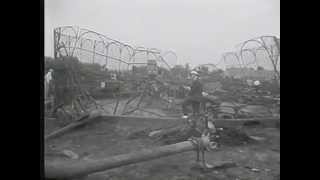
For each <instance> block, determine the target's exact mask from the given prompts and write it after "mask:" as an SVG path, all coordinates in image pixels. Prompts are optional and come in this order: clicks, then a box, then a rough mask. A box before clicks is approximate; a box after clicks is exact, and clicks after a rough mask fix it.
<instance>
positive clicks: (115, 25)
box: [45, 0, 280, 65]
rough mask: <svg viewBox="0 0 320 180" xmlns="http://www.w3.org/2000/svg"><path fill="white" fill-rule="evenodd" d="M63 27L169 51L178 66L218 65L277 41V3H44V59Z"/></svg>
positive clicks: (159, 0)
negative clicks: (252, 45) (238, 50)
mask: <svg viewBox="0 0 320 180" xmlns="http://www.w3.org/2000/svg"><path fill="white" fill-rule="evenodd" d="M66 25H76V26H79V27H83V28H87V29H91V30H94V31H97V32H99V33H101V34H105V35H106V36H108V37H110V38H114V39H117V40H120V41H123V42H126V43H129V44H132V45H136V46H144V47H148V48H158V49H161V50H164V51H165V50H173V51H175V52H176V54H177V55H178V58H179V64H183V63H186V62H189V63H191V64H192V65H196V64H204V63H217V62H218V61H219V60H220V58H221V54H223V53H224V52H227V51H232V50H234V48H235V45H237V44H239V43H241V42H243V41H245V40H247V39H250V38H253V37H257V36H261V35H275V36H278V37H280V0H45V55H46V56H51V57H52V56H53V28H55V27H59V26H66Z"/></svg>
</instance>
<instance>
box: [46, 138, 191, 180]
mask: <svg viewBox="0 0 320 180" xmlns="http://www.w3.org/2000/svg"><path fill="white" fill-rule="evenodd" d="M192 150H195V146H194V144H193V143H192V142H190V141H184V142H180V143H177V144H172V145H166V146H161V147H156V148H152V149H142V150H139V151H135V152H131V153H128V154H122V155H117V156H113V157H109V158H106V159H101V160H94V161H84V160H70V161H67V162H66V161H60V162H53V161H45V177H46V178H53V179H68V178H75V177H82V176H86V175H88V174H91V173H96V172H101V171H105V170H108V169H113V168H117V167H121V166H125V165H129V164H134V163H139V162H143V161H149V160H152V159H157V158H160V157H165V156H170V155H174V154H177V153H182V152H186V151H192Z"/></svg>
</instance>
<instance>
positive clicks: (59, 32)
mask: <svg viewBox="0 0 320 180" xmlns="http://www.w3.org/2000/svg"><path fill="white" fill-rule="evenodd" d="M84 53H89V55H90V56H91V57H84V56H83V54H84ZM168 54H173V55H174V57H175V59H176V61H177V59H178V57H177V55H176V53H175V52H173V51H165V52H161V51H160V50H159V49H156V48H145V47H134V46H132V45H129V44H127V43H123V42H120V41H118V40H115V39H111V38H109V37H107V36H105V35H103V34H100V33H97V32H95V31H92V30H88V29H85V28H79V27H77V26H63V27H58V28H55V29H54V57H55V58H58V57H59V56H75V57H78V59H79V60H80V61H82V62H89V63H99V64H101V65H105V66H106V67H107V68H108V69H116V70H118V71H121V70H129V68H130V67H132V66H134V65H146V64H147V60H156V61H157V63H158V64H159V66H160V67H163V68H166V69H170V68H171V67H172V66H173V65H175V63H176V62H170V63H168V62H167V61H166V59H165V56H166V55H168ZM138 55H142V56H143V59H142V60H140V61H139V62H137V61H138V60H137V56H138ZM125 56H126V57H125ZM99 60H100V61H99ZM112 62H113V63H115V64H116V65H115V66H112V65H111V63H112ZM170 64H171V65H170Z"/></svg>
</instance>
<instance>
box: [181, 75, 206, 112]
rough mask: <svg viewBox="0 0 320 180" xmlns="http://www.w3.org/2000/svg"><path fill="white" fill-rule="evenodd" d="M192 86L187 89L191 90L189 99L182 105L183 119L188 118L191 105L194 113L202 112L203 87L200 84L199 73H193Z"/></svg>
mask: <svg viewBox="0 0 320 180" xmlns="http://www.w3.org/2000/svg"><path fill="white" fill-rule="evenodd" d="M191 78H192V84H191V87H185V88H186V89H188V90H189V94H188V97H187V98H186V99H185V100H184V102H183V103H182V112H183V116H182V118H188V109H187V107H188V106H189V105H192V110H193V113H195V114H196V113H199V111H200V101H199V99H202V92H203V85H202V83H201V82H200V76H199V73H198V72H197V71H191Z"/></svg>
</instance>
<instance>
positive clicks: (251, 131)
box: [45, 102, 280, 180]
mask: <svg viewBox="0 0 320 180" xmlns="http://www.w3.org/2000/svg"><path fill="white" fill-rule="evenodd" d="M101 103H104V102H101ZM159 113H160V112H159ZM161 113H163V112H161ZM144 115H146V114H144ZM181 123H182V121H181V120H176V121H172V120H171V121H168V120H162V121H154V120H153V121H152V120H121V121H115V120H112V121H111V120H106V119H100V120H97V121H95V122H94V123H91V124H87V125H85V126H83V127H80V128H77V129H75V130H74V131H72V132H69V133H66V134H65V135H62V136H61V137H57V138H56V139H52V140H50V141H49V142H47V143H46V145H45V153H46V159H47V160H66V161H67V160H68V158H67V157H63V156H61V155H60V156H59V155H57V153H56V152H61V151H63V150H71V151H73V152H74V153H76V154H78V155H79V158H80V159H83V160H90V159H100V158H106V157H109V156H114V155H118V154H123V153H129V152H131V151H136V150H139V149H142V148H150V147H156V146H160V145H161V144H162V143H161V142H158V141H154V140H153V139H150V138H148V137H146V136H141V137H136V138H132V136H131V135H132V134H133V133H135V132H139V131H142V130H144V129H157V128H162V127H170V126H174V125H178V124H181ZM58 128H59V125H58V123H57V121H55V120H49V119H46V122H45V134H48V133H50V132H52V131H54V130H56V129H58ZM237 128H238V129H235V130H236V131H241V132H243V133H246V135H247V136H248V137H249V136H251V137H252V138H253V139H255V140H254V141H248V142H246V141H243V142H238V143H222V146H221V147H219V149H217V150H215V151H213V152H207V153H206V160H207V161H208V163H210V164H213V165H218V164H221V163H223V162H226V161H227V162H233V163H234V164H233V165H232V166H226V167H220V168H216V169H214V170H211V171H208V172H203V171H201V170H199V169H196V168H194V162H195V155H196V154H195V152H185V153H181V154H177V155H172V156H168V157H163V158H159V159H155V160H151V161H146V162H141V163H137V164H132V165H128V166H123V167H121V168H116V169H111V170H107V171H104V172H100V173H96V174H92V175H90V176H88V177H86V179H88V180H103V179H110V180H122V179H123V180H128V179H132V180H140V179H142V180H158V179H167V180H204V179H208V180H209V179H210V180H211V179H213V180H215V179H217V180H232V179H233V180H236V179H237V180H245V179H246V180H273V179H274V180H275V179H280V129H278V128H262V127H255V126H252V127H237ZM235 140H236V141H241V139H239V138H238V139H235Z"/></svg>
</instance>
